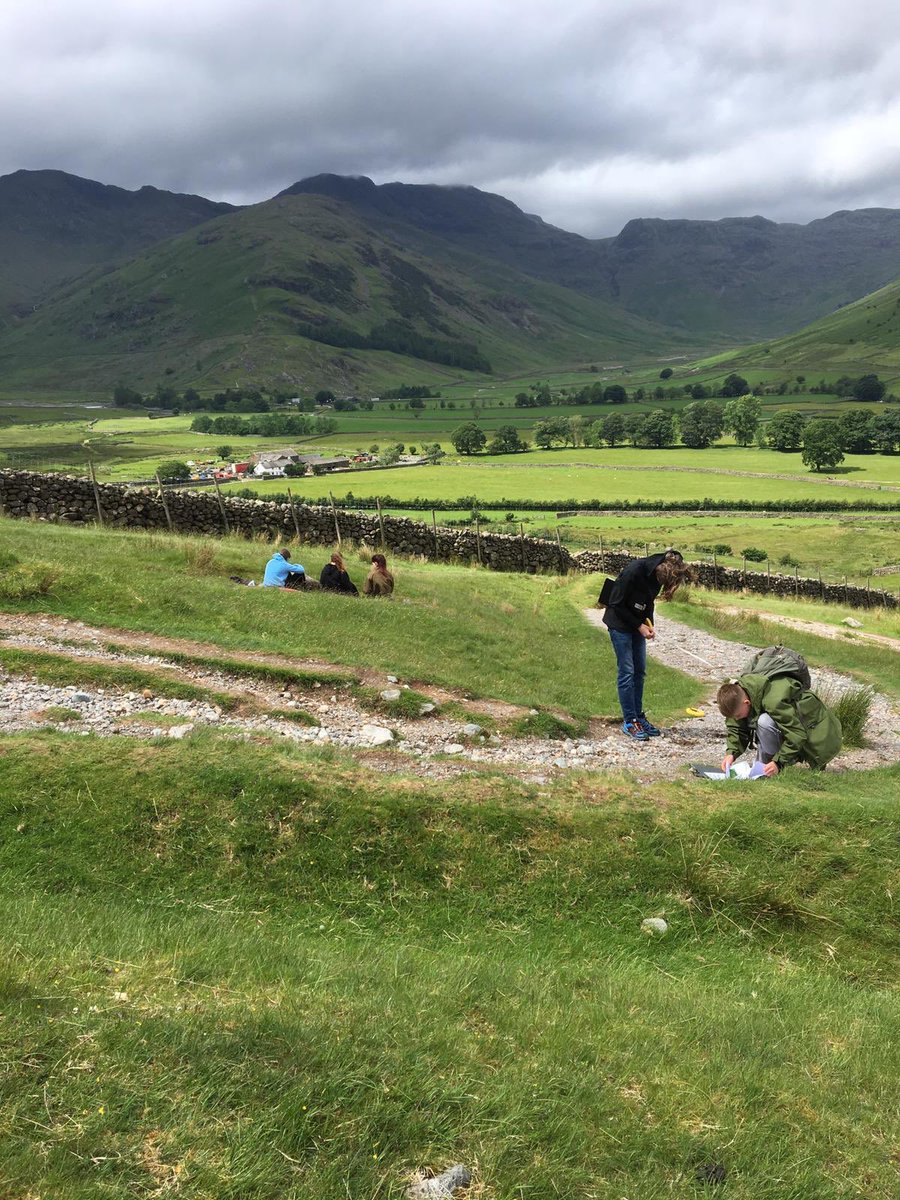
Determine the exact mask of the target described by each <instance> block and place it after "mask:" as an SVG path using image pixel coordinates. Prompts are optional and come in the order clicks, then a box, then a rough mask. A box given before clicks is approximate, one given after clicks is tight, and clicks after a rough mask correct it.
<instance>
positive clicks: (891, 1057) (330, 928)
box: [0, 734, 900, 1200]
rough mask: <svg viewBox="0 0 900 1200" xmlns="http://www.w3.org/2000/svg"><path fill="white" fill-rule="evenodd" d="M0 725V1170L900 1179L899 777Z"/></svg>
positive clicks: (400, 1188)
mask: <svg viewBox="0 0 900 1200" xmlns="http://www.w3.org/2000/svg"><path fill="white" fill-rule="evenodd" d="M0 741H2V744H0V749H2V754H0V796H2V799H0V918H2V920H0V948H2V961H3V968H2V971H0V995H2V1009H0V1037H2V1045H3V1056H4V1072H3V1076H2V1082H0V1089H2V1092H0V1094H2V1097H3V1100H2V1113H0V1130H2V1138H0V1179H2V1181H3V1188H4V1191H5V1193H6V1194H8V1195H10V1196H11V1197H12V1196H15V1197H25V1196H38V1195H40V1196H53V1197H54V1200H88V1198H90V1200H94V1197H97V1196H109V1197H120V1196H121V1197H125V1196H134V1195H154V1194H155V1195H165V1194H170V1193H171V1194H176V1193H177V1194H178V1195H179V1196H181V1197H184V1198H185V1200H212V1197H216V1198H219V1197H234V1198H235V1200H236V1198H237V1197H241V1198H242V1200H244V1198H249V1200H263V1198H266V1200H268V1198H270V1197H272V1198H274V1197H276V1196H277V1197H279V1198H280V1200H312V1198H313V1197H325V1196H328V1197H331V1196H334V1197H338V1196H348V1197H354V1198H355V1197H367V1198H368V1197H373V1198H379V1200H399V1198H400V1197H401V1196H402V1195H403V1194H404V1191H405V1187H406V1185H407V1182H408V1179H409V1175H410V1172H411V1171H412V1170H413V1169H414V1168H416V1167H419V1166H425V1167H431V1168H434V1169H441V1168H443V1167H445V1166H446V1165H448V1164H449V1163H451V1162H456V1161H461V1162H463V1163H466V1164H468V1165H469V1166H470V1167H472V1168H473V1169H474V1170H475V1172H476V1183H475V1186H474V1187H473V1189H472V1192H471V1194H472V1195H474V1196H478V1197H481V1198H482V1200H517V1198H519V1197H527V1196H541V1197H543V1196H566V1197H582V1198H584V1200H587V1198H588V1197H590V1198H592V1200H620V1198H621V1197H623V1196H634V1197H640V1198H641V1200H664V1198H669V1197H676V1198H685V1200H687V1198H694V1197H698V1196H701V1195H705V1194H706V1192H707V1190H708V1187H709V1185H708V1184H704V1183H703V1182H702V1179H703V1178H704V1177H705V1175H704V1173H705V1172H709V1171H710V1170H711V1169H714V1168H716V1167H720V1168H721V1169H722V1170H723V1171H724V1173H725V1183H724V1190H725V1191H726V1192H727V1194H728V1195H729V1196H731V1197H733V1198H734V1200H785V1198H789V1200H849V1198H850V1197H852V1196H857V1195H861V1194H865V1195H866V1196H868V1197H872V1198H873V1200H889V1198H890V1197H892V1196H894V1195H895V1194H896V1184H897V1164H896V1161H895V1155H894V1152H893V1147H894V1146H895V1145H896V1138H897V1135H898V1132H900V1130H898V1126H897V1113H896V1105H895V1104H894V1102H893V1101H894V1097H895V1094H896V1078H897V1074H898V1070H900V1058H898V1048H897V1041H896V1038H893V1037H892V1036H891V1030H892V1028H894V1027H895V1026H896V1020H897V1002H896V991H895V989H894V987H893V986H892V984H893V981H894V980H895V979H896V972H897V968H898V965H900V961H898V953H897V948H898V945H900V939H898V936H897V934H898V930H897V925H896V915H895V914H894V913H893V911H892V907H891V905H890V903H889V900H890V897H891V896H893V895H894V894H895V891H896V873H897V850H898V847H897V840H896V825H895V821H894V819H893V818H894V809H895V803H894V796H895V791H896V784H897V777H896V775H895V774H894V775H892V774H891V773H890V772H884V771H882V772H873V773H870V774H868V775H865V776H862V777H860V780H861V783H862V784H863V786H862V787H861V788H860V790H859V791H858V793H857V794H854V795H853V796H847V795H846V794H845V789H844V786H843V781H842V780H841V778H840V777H837V776H833V777H830V778H829V777H827V776H826V777H821V778H816V777H813V776H809V775H807V774H806V773H802V772H800V773H796V774H794V775H793V776H789V777H788V778H785V779H779V780H778V781H777V782H776V783H775V784H774V785H773V786H772V787H771V788H768V789H767V790H766V792H765V793H764V794H762V795H756V794H755V795H754V796H753V798H752V802H750V799H749V797H748V795H747V793H746V789H745V788H743V787H740V786H738V787H737V788H735V789H729V790H727V791H726V790H723V791H719V792H716V791H715V789H714V787H712V786H711V785H708V784H707V785H705V786H704V785H703V784H701V783H700V782H699V781H698V782H694V783H688V782H681V781H677V782H672V783H667V784H657V785H653V786H649V787H648V786H644V787H640V786H638V787H636V786H635V785H634V784H633V783H630V782H627V781H623V780H617V779H616V778H615V777H612V778H610V777H594V778H590V777H582V778H576V777H573V778H572V779H570V780H568V781H567V782H566V783H564V784H561V785H559V786H558V787H555V788H553V789H548V788H542V789H540V790H538V789H535V788H533V787H527V786H524V785H522V784H519V783H517V782H515V781H510V780H508V779H503V778H499V777H493V778H474V779H469V780H460V781H457V782H454V783H450V784H446V783H445V784H441V785H440V787H438V786H435V785H427V784H423V783H422V782H420V781H414V780H408V779H404V778H403V777H402V776H384V775H381V776H379V777H378V783H377V787H373V781H372V777H371V774H370V773H369V772H362V771H360V770H359V769H358V768H357V767H356V766H355V765H354V764H353V762H352V761H351V760H348V759H346V758H342V757H340V756H337V755H335V754H334V753H331V754H327V755H322V754H318V755H317V754H314V753H309V752H307V753H305V754H304V753H302V752H299V751H297V750H293V749H285V748H283V747H281V746H279V747H278V748H277V749H276V748H274V747H272V746H267V745H252V744H244V745H239V746H235V744H234V743H230V744H229V743H226V742H223V741H221V740H220V739H219V738H218V737H216V736H212V737H209V738H201V739H196V740H194V741H193V742H192V743H191V744H190V745H186V744H185V743H180V742H179V743H173V742H164V743H156V744H154V743H150V742H137V743H128V744H127V745H126V746H124V747H123V746H122V745H120V744H118V743H115V742H112V741H107V742H102V741H99V740H96V739H94V738H86V739H82V738H78V737H74V736H68V735H49V734H48V735H39V736H37V737H33V738H29V739H25V738H20V737H12V738H10V737H6V738H3V739H2V740H0ZM647 915H665V917H666V919H667V921H668V922H669V926H670V932H669V935H668V936H667V937H666V938H664V939H662V940H651V939H648V938H646V937H644V936H642V934H641V933H640V928H639V927H640V922H641V920H642V918H643V917H644V916H647Z"/></svg>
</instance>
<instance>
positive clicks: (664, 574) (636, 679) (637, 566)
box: [603, 550, 690, 742]
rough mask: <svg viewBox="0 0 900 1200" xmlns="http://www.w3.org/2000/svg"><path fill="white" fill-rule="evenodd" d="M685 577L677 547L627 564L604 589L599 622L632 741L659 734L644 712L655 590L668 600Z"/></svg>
mask: <svg viewBox="0 0 900 1200" xmlns="http://www.w3.org/2000/svg"><path fill="white" fill-rule="evenodd" d="M689 575H690V570H689V568H688V567H687V566H685V562H684V558H683V557H682V556H681V554H680V553H679V551H678V550H666V551H664V552H663V553H662V554H651V555H649V557H647V558H637V559H635V560H634V562H631V563H629V564H628V566H627V567H626V568H625V569H624V571H621V572H620V573H619V575H618V576H617V578H616V579H615V581H614V582H613V584H612V588H611V590H610V595H609V599H608V601H607V604H606V610H605V611H604V613H603V623H604V625H606V627H607V629H608V630H609V636H610V639H611V640H612V644H613V650H614V651H615V655H616V662H617V664H618V668H619V671H618V675H617V677H616V686H617V687H618V691H619V704H620V705H621V706H622V718H623V724H622V731H623V732H624V733H626V734H627V735H628V736H629V737H631V738H634V739H635V741H638V742H645V741H647V739H648V738H651V737H657V736H658V735H659V730H658V729H657V728H656V726H655V725H651V724H650V722H649V721H648V720H647V714H646V713H645V712H644V676H645V674H646V671H647V642H649V641H652V640H653V638H655V637H656V630H655V629H654V626H653V602H654V600H655V599H656V597H657V596H658V595H659V593H660V592H662V598H663V599H664V600H671V599H672V597H673V596H674V595H675V592H676V591H677V590H678V588H679V587H680V586H681V584H682V583H684V581H685V580H686V579H687V578H688V577H689Z"/></svg>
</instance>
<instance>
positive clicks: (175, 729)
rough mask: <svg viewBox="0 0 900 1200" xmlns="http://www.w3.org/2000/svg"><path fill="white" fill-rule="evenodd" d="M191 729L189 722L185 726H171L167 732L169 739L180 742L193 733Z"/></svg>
mask: <svg viewBox="0 0 900 1200" xmlns="http://www.w3.org/2000/svg"><path fill="white" fill-rule="evenodd" d="M193 728H194V726H193V725H192V724H191V723H190V722H188V723H187V725H173V726H172V728H171V729H170V730H169V737H170V738H176V739H177V740H179V741H180V740H181V738H185V737H187V735H188V734H189V733H191V732H192V731H193Z"/></svg>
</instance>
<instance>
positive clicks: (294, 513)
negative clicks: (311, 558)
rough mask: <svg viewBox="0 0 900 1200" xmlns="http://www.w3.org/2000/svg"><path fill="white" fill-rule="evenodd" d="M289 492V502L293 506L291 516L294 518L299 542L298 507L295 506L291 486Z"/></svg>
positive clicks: (295, 531)
mask: <svg viewBox="0 0 900 1200" xmlns="http://www.w3.org/2000/svg"><path fill="white" fill-rule="evenodd" d="M287 494H288V504H290V506H291V517H292V518H293V521H294V533H295V534H296V537H297V541H298V542H299V541H300V522H299V521H298V520H297V510H296V508H294V497H293V496H292V495H291V489H290V488H288V490H287Z"/></svg>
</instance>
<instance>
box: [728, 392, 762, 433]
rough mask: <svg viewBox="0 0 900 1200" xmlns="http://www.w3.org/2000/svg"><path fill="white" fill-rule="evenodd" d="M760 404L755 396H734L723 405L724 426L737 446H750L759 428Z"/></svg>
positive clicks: (748, 394)
mask: <svg viewBox="0 0 900 1200" xmlns="http://www.w3.org/2000/svg"><path fill="white" fill-rule="evenodd" d="M761 411H762V406H761V405H760V402H759V400H758V399H757V397H756V396H753V395H751V394H750V393H747V394H746V395H744V396H735V397H733V399H731V400H729V401H728V403H727V404H726V405H725V428H726V429H727V430H728V432H729V433H733V434H734V440H735V441H736V442H737V444H738V445H739V446H752V445H753V443H754V442H755V441H756V431H757V429H759V417H760V412H761Z"/></svg>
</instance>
